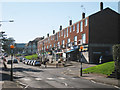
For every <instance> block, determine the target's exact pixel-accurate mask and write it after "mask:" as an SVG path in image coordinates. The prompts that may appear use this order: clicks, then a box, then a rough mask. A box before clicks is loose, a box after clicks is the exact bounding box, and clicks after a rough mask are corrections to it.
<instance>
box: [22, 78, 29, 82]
mask: <svg viewBox="0 0 120 90" xmlns="http://www.w3.org/2000/svg"><path fill="white" fill-rule="evenodd" d="M22 79H23V80H26V81H29V80H30V79H29V78H22Z"/></svg>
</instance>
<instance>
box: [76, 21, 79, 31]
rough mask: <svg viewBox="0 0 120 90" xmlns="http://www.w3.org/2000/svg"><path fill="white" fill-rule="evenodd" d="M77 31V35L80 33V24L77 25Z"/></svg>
mask: <svg viewBox="0 0 120 90" xmlns="http://www.w3.org/2000/svg"><path fill="white" fill-rule="evenodd" d="M76 29H77V33H79V23H77V27H76Z"/></svg>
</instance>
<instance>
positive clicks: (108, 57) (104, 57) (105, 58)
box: [99, 55, 113, 63]
mask: <svg viewBox="0 0 120 90" xmlns="http://www.w3.org/2000/svg"><path fill="white" fill-rule="evenodd" d="M110 61H113V56H112V55H102V56H100V58H99V63H105V62H110Z"/></svg>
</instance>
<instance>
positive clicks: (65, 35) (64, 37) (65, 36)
mask: <svg viewBox="0 0 120 90" xmlns="http://www.w3.org/2000/svg"><path fill="white" fill-rule="evenodd" d="M65 37H66V32H65V29H64V38H65Z"/></svg>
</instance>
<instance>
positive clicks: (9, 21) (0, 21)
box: [0, 20, 14, 22]
mask: <svg viewBox="0 0 120 90" xmlns="http://www.w3.org/2000/svg"><path fill="white" fill-rule="evenodd" d="M0 22H14V20H7V21H0Z"/></svg>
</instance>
